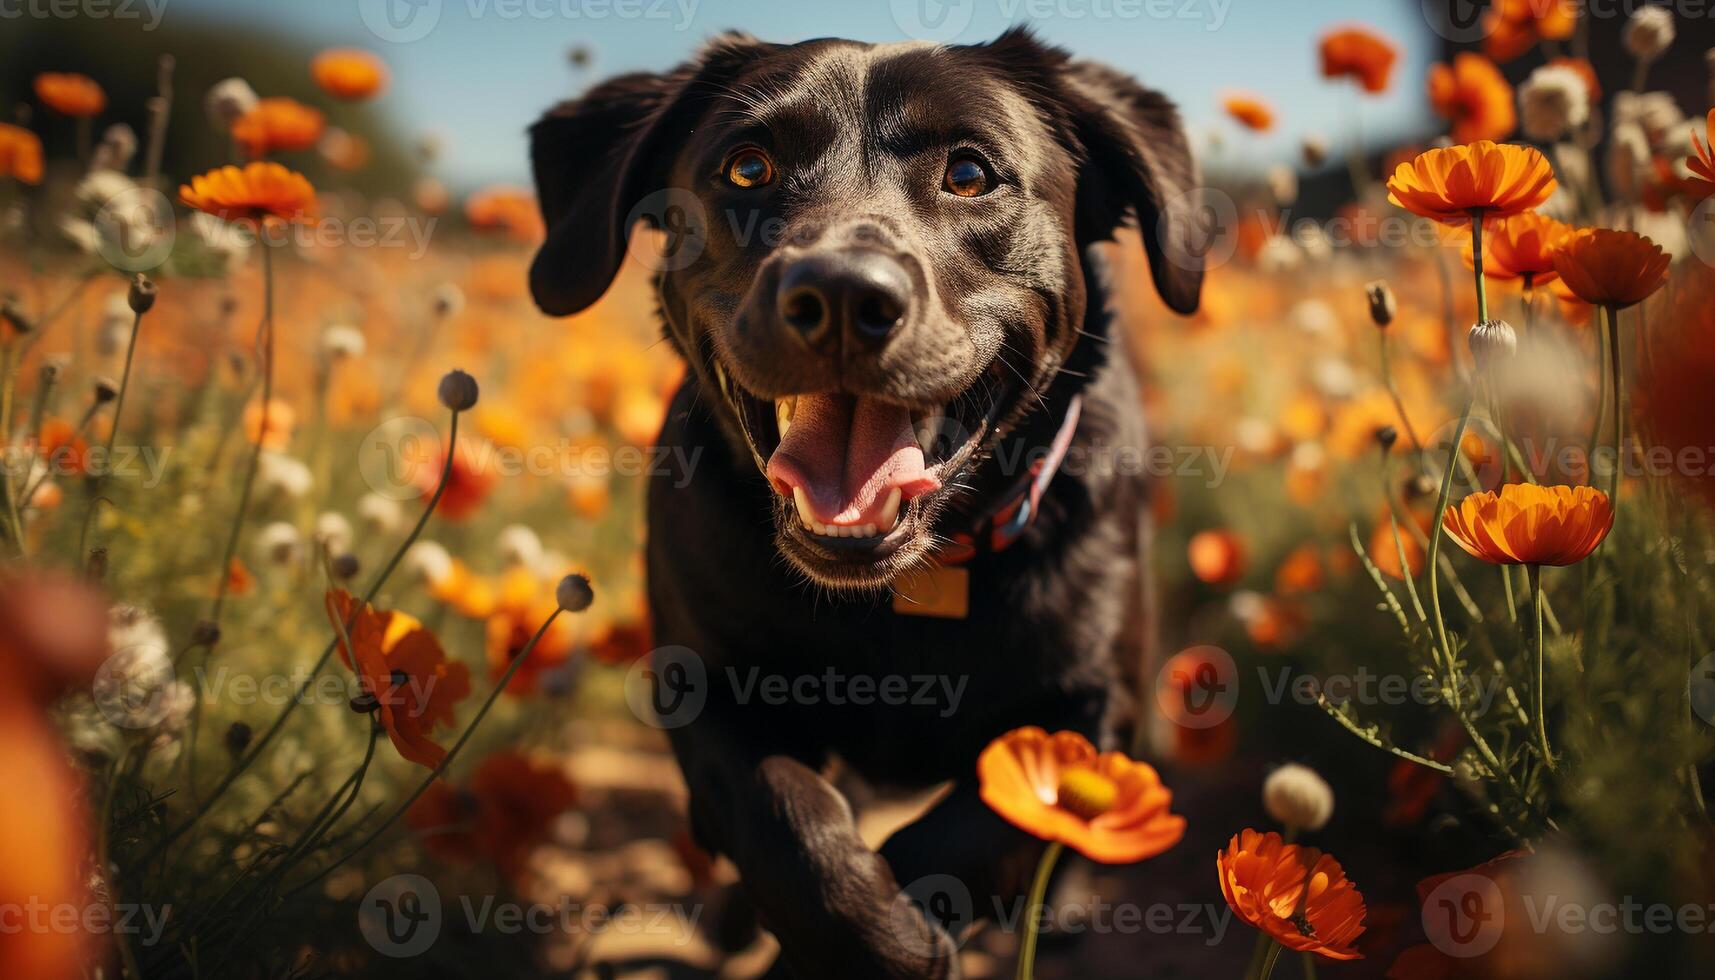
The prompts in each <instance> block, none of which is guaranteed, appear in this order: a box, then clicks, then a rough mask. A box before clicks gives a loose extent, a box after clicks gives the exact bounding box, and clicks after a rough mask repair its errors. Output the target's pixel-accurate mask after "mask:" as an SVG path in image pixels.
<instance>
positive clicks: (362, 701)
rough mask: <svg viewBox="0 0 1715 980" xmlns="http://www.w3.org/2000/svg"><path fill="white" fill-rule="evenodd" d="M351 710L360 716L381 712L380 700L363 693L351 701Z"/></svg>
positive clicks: (365, 692) (366, 692)
mask: <svg viewBox="0 0 1715 980" xmlns="http://www.w3.org/2000/svg"><path fill="white" fill-rule="evenodd" d="M351 710H353V711H355V712H357V713H358V714H360V715H372V714H374V713H375V712H377V711H380V710H381V700H380V699H379V698H377V697H376V696H375V695H373V694H371V693H369V692H368V691H364V692H363V693H362V694H359V695H358V696H357V697H355V698H352V699H351Z"/></svg>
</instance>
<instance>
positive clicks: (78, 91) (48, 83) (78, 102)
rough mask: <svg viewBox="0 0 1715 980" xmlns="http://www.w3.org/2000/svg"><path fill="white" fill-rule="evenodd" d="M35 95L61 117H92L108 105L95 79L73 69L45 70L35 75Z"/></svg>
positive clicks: (104, 93) (105, 96) (105, 95)
mask: <svg viewBox="0 0 1715 980" xmlns="http://www.w3.org/2000/svg"><path fill="white" fill-rule="evenodd" d="M36 98H38V99H41V100H42V104H43V105H45V106H47V107H48V108H50V109H52V110H54V111H55V112H57V113H59V114H60V115H62V116H93V115H95V114H96V113H98V112H100V111H101V110H103V109H105V108H107V93H106V92H103V91H102V90H101V86H100V85H97V84H96V82H95V79H93V78H90V77H89V76H88V75H78V74H75V73H73V72H58V71H45V72H42V73H41V74H40V75H37V76H36Z"/></svg>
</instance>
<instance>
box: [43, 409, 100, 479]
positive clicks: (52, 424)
mask: <svg viewBox="0 0 1715 980" xmlns="http://www.w3.org/2000/svg"><path fill="white" fill-rule="evenodd" d="M40 442H41V452H42V458H43V459H44V460H46V461H47V464H48V468H49V472H50V473H51V474H52V475H54V476H66V475H82V474H84V473H87V472H89V443H87V442H85V441H84V438H83V437H82V436H80V435H78V433H77V428H76V427H75V426H73V425H72V424H71V423H70V422H67V421H65V420H64V419H48V420H47V421H46V422H43V423H42V432H41V438H40Z"/></svg>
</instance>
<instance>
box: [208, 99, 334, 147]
mask: <svg viewBox="0 0 1715 980" xmlns="http://www.w3.org/2000/svg"><path fill="white" fill-rule="evenodd" d="M326 125H327V117H325V116H323V115H322V113H321V110H319V109H312V108H310V107H309V106H307V105H304V104H303V103H302V102H299V101H297V100H296V99H286V98H278V97H277V98H272V99H263V100H262V101H260V102H258V103H257V104H256V108H254V109H251V110H250V111H249V112H247V113H245V114H244V115H242V116H240V117H239V118H238V121H237V122H235V123H233V124H232V138H233V139H234V140H237V141H238V144H239V145H240V146H242V147H244V151H245V152H246V153H249V154H250V155H251V156H253V157H260V156H267V155H268V154H270V153H279V152H282V151H289V150H309V149H313V148H314V147H315V145H316V141H317V140H319V139H321V138H322V129H323V128H324V127H325V126H326Z"/></svg>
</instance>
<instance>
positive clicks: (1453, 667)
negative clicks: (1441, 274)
mask: <svg viewBox="0 0 1715 980" xmlns="http://www.w3.org/2000/svg"><path fill="white" fill-rule="evenodd" d="M1479 278H1480V277H1479ZM1476 403H1477V392H1476V390H1475V389H1473V390H1472V391H1471V394H1470V395H1469V396H1468V397H1467V398H1466V399H1465V410H1464V411H1463V412H1460V413H1459V424H1458V425H1457V426H1455V427H1454V429H1453V446H1452V448H1450V449H1449V450H1448V452H1447V467H1446V472H1444V473H1442V474H1441V493H1440V495H1439V496H1437V497H1436V500H1435V513H1434V516H1433V518H1432V520H1431V522H1430V527H1429V557H1428V558H1427V560H1426V561H1425V564H1427V565H1428V566H1429V610H1430V612H1431V613H1432V614H1433V616H1434V619H1433V622H1434V624H1435V642H1436V643H1438V644H1440V646H1441V652H1442V656H1443V657H1445V658H1446V662H1447V672H1448V688H1449V690H1450V691H1452V692H1453V694H1454V695H1455V696H1456V695H1457V694H1458V677H1457V676H1456V675H1457V674H1458V668H1457V661H1456V660H1455V659H1454V657H1453V646H1452V644H1451V643H1449V642H1448V640H1447V624H1446V622H1445V621H1444V620H1443V618H1442V616H1441V565H1440V562H1439V560H1438V559H1439V558H1440V556H1441V539H1442V538H1443V537H1445V534H1444V533H1443V532H1442V529H1441V521H1442V518H1443V516H1444V515H1445V514H1446V513H1447V503H1448V501H1449V500H1450V499H1451V498H1452V496H1453V471H1454V469H1455V467H1456V466H1457V463H1458V459H1459V453H1460V452H1461V451H1462V445H1463V443H1464V441H1465V427H1466V426H1467V425H1469V424H1470V423H1471V408H1472V406H1474V405H1476ZM1456 709H1457V705H1455V710H1456Z"/></svg>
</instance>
